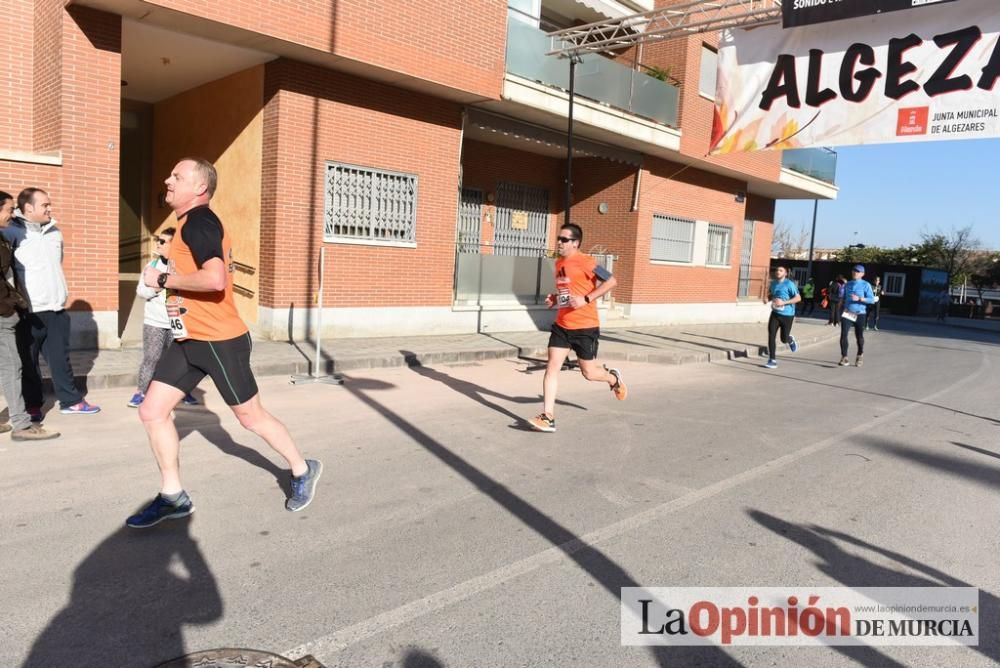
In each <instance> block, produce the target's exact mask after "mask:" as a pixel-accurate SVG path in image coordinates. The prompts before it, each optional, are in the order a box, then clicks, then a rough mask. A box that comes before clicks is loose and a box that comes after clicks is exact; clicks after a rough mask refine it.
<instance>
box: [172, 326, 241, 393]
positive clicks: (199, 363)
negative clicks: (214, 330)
mask: <svg viewBox="0 0 1000 668" xmlns="http://www.w3.org/2000/svg"><path fill="white" fill-rule="evenodd" d="M252 347H253V344H252V343H251V341H250V334H242V335H240V336H237V337H236V338H235V339H228V340H226V341H195V340H192V339H189V340H187V341H174V342H173V343H172V344H171V345H170V346H169V347H168V348H167V350H166V352H165V353H163V356H162V357H161V358H160V361H159V363H158V364H157V365H156V372H155V373H154V374H153V380H155V381H159V382H161V383H165V384H167V385H169V386H171V387H175V388H177V389H178V390H180V391H181V392H184V393H185V394H186V393H188V392H190V391H191V390H193V389H194V388H195V386H196V385H198V383H200V382H201V381H202V379H203V378H205V376H211V378H212V382H214V383H215V387H217V388H218V390H219V394H221V395H222V398H223V400H225V402H226V404H228V405H230V406H238V405H240V404H242V403H245V402H247V401H249V400H250V399H252V398H253V397H254V396H256V394H257V381H256V380H254V377H253V372H252V371H251V370H250V350H251V348H252Z"/></svg>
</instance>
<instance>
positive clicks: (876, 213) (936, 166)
mask: <svg viewBox="0 0 1000 668" xmlns="http://www.w3.org/2000/svg"><path fill="white" fill-rule="evenodd" d="M834 150H835V151H836V152H837V178H836V181H837V186H839V188H840V193H839V194H838V196H837V199H836V200H832V201H830V200H820V202H819V211H818V213H817V216H816V247H817V248H842V247H844V246H847V245H849V244H865V245H866V246H882V247H896V246H906V245H909V244H912V243H919V242H920V234H921V232H930V233H934V232H938V231H941V232H943V233H945V234H947V233H948V232H949V231H950V230H951V229H952V228H961V227H965V226H966V225H971V226H972V228H973V236H975V237H976V238H978V239H979V240H980V241H981V242H982V243H981V246H982V247H983V248H988V249H990V250H1000V139H970V140H964V141H931V142H913V143H905V144H879V145H870V146H841V147H834ZM812 215H813V200H780V201H778V203H777V207H776V210H775V223H783V224H785V225H787V226H788V227H789V228H790V229H791V230H792V232H793V233H797V232H798V230H799V228H800V226H801V227H802V228H803V229H804V230H805V232H806V234H807V235H808V234H809V231H810V228H811V227H812ZM806 238H807V239H808V236H807V237H806Z"/></svg>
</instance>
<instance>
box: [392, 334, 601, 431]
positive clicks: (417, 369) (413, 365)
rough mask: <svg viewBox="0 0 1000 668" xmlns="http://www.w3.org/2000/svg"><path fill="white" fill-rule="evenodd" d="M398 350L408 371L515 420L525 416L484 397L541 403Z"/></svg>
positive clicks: (573, 405)
mask: <svg viewBox="0 0 1000 668" xmlns="http://www.w3.org/2000/svg"><path fill="white" fill-rule="evenodd" d="M399 352H400V353H401V354H402V355H403V357H405V358H407V359H408V360H412V361H411V362H410V363H409V369H410V371H413V372H414V373H417V374H419V375H421V376H423V377H424V378H428V379H430V380H436V381H437V382H439V383H442V384H444V385H446V386H447V387H449V388H451V389H452V390H454V391H456V392H458V393H459V394H461V395H464V396H466V397H468V398H470V399H472V400H473V401H475V402H476V403H479V404H482V405H483V406H486V407H487V408H489V409H491V410H494V411H496V412H497V413H500V414H501V415H506V416H507V417H509V418H510V419H512V420H514V421H516V422H524V421H525V419H526V418H525V417H524V416H523V415H518V414H516V413H513V412H511V411H509V410H507V409H506V408H504V407H503V406H501V405H499V404H496V403H494V402H492V401H490V400H489V399H487V398H486V397H493V398H495V399H500V400H502V401H509V402H511V403H515V404H537V403H541V397H539V396H537V395H536V396H533V397H512V396H510V395H507V394H503V393H501V392H497V391H496V390H491V389H489V388H485V387H483V386H482V385H477V384H476V383H472V382H469V381H467V380H462V379H461V378H455V377H454V376H449V375H448V374H446V373H444V372H442V371H438V370H437V369H434V368H432V367H428V366H424V365H423V364H421V363H420V361H419V360H417V359H416V356H415V355H414V354H413V353H412V352H410V351H408V350H400V351H399ZM556 403H557V404H558V405H560V406H572V407H573V408H578V409H580V410H582V411H585V410H587V409H586V408H585V407H583V406H580V405H579V404H574V403H571V402H569V401H561V400H558V399H557V400H556Z"/></svg>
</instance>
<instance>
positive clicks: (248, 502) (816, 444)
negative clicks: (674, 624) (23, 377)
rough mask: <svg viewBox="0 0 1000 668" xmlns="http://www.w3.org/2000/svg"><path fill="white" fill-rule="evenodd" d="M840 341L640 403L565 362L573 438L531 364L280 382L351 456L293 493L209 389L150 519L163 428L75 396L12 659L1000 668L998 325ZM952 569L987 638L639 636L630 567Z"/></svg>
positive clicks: (31, 552)
mask: <svg viewBox="0 0 1000 668" xmlns="http://www.w3.org/2000/svg"><path fill="white" fill-rule="evenodd" d="M887 324H889V323H887ZM800 325H803V326H802V329H801V332H802V333H803V334H805V333H806V332H807V327H808V325H809V323H798V324H796V327H799V326H800ZM818 327H819V328H820V329H822V326H821V325H819V326H818ZM828 329H831V330H832V328H828ZM611 334H612V336H616V333H613V332H612V333H611ZM702 335H703V336H711V334H707V333H705V332H702ZM622 336H624V334H623V335H622ZM647 338H652V337H647ZM723 338H727V337H723ZM640 340H642V341H644V340H645V339H640ZM755 340H759V339H757V338H755V339H750V340H748V342H749V343H753V342H754V341H755ZM611 343H613V342H610V341H609V342H607V344H602V346H605V345H607V347H609V348H610V345H611ZM622 345H624V344H622ZM713 345H714V343H713ZM707 352H708V353H709V354H711V353H712V352H713V351H712V350H709V351H707ZM720 352H721V351H720ZM838 357H839V352H838V350H837V344H836V342H834V341H832V340H822V341H818V342H816V343H814V344H812V345H810V346H808V347H805V348H803V349H802V350H800V351H799V352H798V353H796V354H794V355H793V354H790V353H788V352H787V351H783V352H781V353H780V354H779V361H780V365H781V366H780V367H779V368H778V369H776V370H774V371H769V370H766V369H764V368H762V366H761V364H762V360H761V359H759V358H756V357H753V356H750V357H733V358H732V359H729V358H728V356H727V355H722V354H720V355H718V356H717V357H716V358H713V359H712V360H711V361H710V362H709V363H702V364H682V365H674V364H657V363H650V362H638V361H627V360H625V361H622V363H621V367H622V369H623V371H624V374H625V378H626V380H627V381H628V383H629V387H630V395H629V399H628V400H627V401H625V402H617V401H615V400H614V399H613V398H612V395H611V393H610V392H608V391H607V390H606V389H605V388H603V387H601V386H600V385H598V384H596V383H588V382H586V381H585V380H583V378H582V377H581V376H580V374H579V373H578V372H576V371H564V372H562V373H561V374H560V376H559V385H560V391H559V399H560V402H559V403H558V404H557V420H558V427H559V430H558V431H557V432H556V433H555V434H539V433H536V432H531V431H528V430H526V429H525V425H524V418H526V417H529V416H531V415H533V414H535V413H537V412H538V411H539V409H540V397H539V391H540V386H541V376H542V374H541V370H540V369H539V368H538V365H537V364H536V363H535V362H534V361H533V360H532V359H524V358H513V357H502V358H498V359H484V360H479V361H474V362H463V363H448V364H446V363H436V364H428V365H421V366H409V367H408V366H397V367H393V368H371V369H355V370H350V371H346V372H345V375H346V376H347V380H346V383H345V384H344V385H343V386H341V387H333V386H323V385H309V386H292V385H289V384H288V382H287V378H284V377H265V378H262V379H261V382H260V385H261V391H262V397H263V401H264V403H265V405H266V406H267V407H268V408H269V409H270V410H271V411H272V412H273V413H274V414H276V415H277V416H279V417H280V418H281V419H282V420H283V421H285V422H286V424H288V426H289V429H290V431H291V432H292V434H293V436H294V437H295V439H296V441H297V442H298V443H299V444H300V445H301V447H302V448H303V450H304V451H305V453H306V454H307V455H308V456H313V457H319V458H321V459H322V460H323V461H324V462H325V464H326V473H325V474H324V477H323V480H322V481H321V483H320V487H319V491H318V496H317V498H316V501H315V502H314V503H313V504H312V505H311V506H310V507H309V508H308V509H306V510H305V511H304V512H302V513H297V514H290V513H287V512H286V511H285V510H284V508H283V501H284V496H285V493H286V492H285V489H284V488H286V487H287V477H286V475H287V472H286V471H284V470H283V462H281V460H280V459H279V458H277V457H276V456H275V455H274V454H273V453H271V452H270V451H269V450H268V449H267V448H266V446H262V444H261V443H260V441H259V440H258V439H257V438H256V437H254V436H253V435H252V434H250V433H249V432H247V431H245V430H243V429H242V428H241V427H240V426H239V424H238V422H237V421H236V419H235V418H234V416H233V415H232V413H231V412H229V411H228V410H226V407H225V406H224V405H223V403H222V400H221V397H220V396H219V395H218V393H217V392H216V391H215V389H214V388H212V387H210V386H208V385H204V386H203V387H202V388H199V389H198V390H197V392H198V393H199V395H200V397H201V398H202V399H203V401H204V405H203V406H199V407H195V408H179V409H178V410H177V411H176V419H175V422H176V424H177V427H178V430H179V432H180V434H181V435H182V438H183V440H182V453H183V454H182V462H183V469H182V470H183V474H184V480H185V486H186V489H187V490H188V492H189V493H190V494H191V496H192V498H193V499H194V502H195V504H196V507H197V511H196V512H195V514H194V515H193V516H192V518H190V519H189V520H184V521H176V522H172V523H166V524H164V525H162V526H160V527H157V528H155V529H153V530H149V531H145V532H136V531H129V530H126V529H125V528H124V527H123V521H124V519H125V517H126V516H127V515H128V514H130V513H132V512H133V511H134V510H135V509H136V508H138V507H139V506H140V505H141V504H143V503H144V502H145V501H147V500H148V499H149V498H150V497H151V496H152V494H153V493H154V492H155V490H156V485H157V480H158V476H157V473H156V467H155V464H154V463H153V461H152V458H151V456H150V453H149V450H148V447H147V445H146V442H145V436H144V433H143V429H142V427H141V425H140V424H139V422H138V419H137V417H136V411H134V410H132V409H129V408H127V407H125V406H124V399H123V396H122V391H121V390H120V389H117V388H109V389H95V390H93V391H92V396H91V397H90V398H91V399H93V400H94V401H95V402H97V403H101V404H102V405H103V406H104V411H103V412H102V413H100V414H98V415H95V416H64V415H60V414H59V413H58V412H57V411H54V412H52V413H51V414H50V415H49V417H48V419H47V421H46V424H47V425H48V426H52V427H53V428H56V429H59V430H61V431H63V433H64V436H63V438H61V439H59V440H56V441H48V442H45V443H14V442H11V441H9V440H8V439H9V437H7V436H0V470H2V471H3V475H2V476H0V496H2V498H3V509H2V510H0V554H2V555H3V558H2V560H0V575H2V577H0V601H3V605H2V606H0V628H2V629H3V631H4V633H3V641H2V642H0V666H31V667H34V666H47V667H49V666H60V667H61V666H79V667H83V668H87V667H90V666H100V667H101V668H104V667H106V666H115V667H116V668H131V667H133V666H135V667H138V668H148V667H151V666H155V665H156V664H158V663H160V662H162V661H166V660H168V659H170V658H173V657H175V656H179V655H182V654H185V653H188V652H194V651H196V650H204V649H210V648H213V647H250V648H257V649H261V650H269V651H272V652H276V653H279V654H284V655H286V656H292V657H298V656H301V655H304V654H307V653H308V654H312V655H313V656H315V657H316V658H317V659H318V660H319V661H321V662H322V664H323V665H325V666H327V667H328V668H330V667H334V666H343V667H345V668H346V667H358V666H360V667H367V666H375V667H384V668H388V667H394V666H399V667H404V668H414V667H416V666H428V667H440V666H449V667H451V666H454V667H461V668H465V667H480V666H481V667H494V666H496V667H503V668H506V667H508V666H531V667H534V666H556V667H564V666H573V667H574V668H575V667H578V666H582V667H590V666H594V667H600V668H605V667H610V666H615V667H618V666H628V667H631V666H748V667H755V666H779V667H782V668H783V667H789V668H800V667H802V666H810V667H812V666H818V667H826V666H836V667H839V666H858V665H862V666H894V667H895V666H915V667H917V668H922V667H925V666H926V667H928V668H930V667H934V668H939V667H941V666H948V667H949V668H950V667H959V668H962V667H966V666H972V667H978V666H995V665H997V662H998V660H1000V635H998V631H997V629H998V628H1000V568H998V566H1000V564H998V557H997V555H998V554H1000V541H998V538H997V537H998V536H1000V513H997V512H996V509H997V507H998V501H1000V447H998V443H1000V439H998V434H1000V410H998V408H997V401H996V397H997V396H998V392H1000V375H998V374H997V373H996V370H997V368H1000V345H998V342H997V339H996V336H995V335H994V334H993V333H992V332H979V331H973V330H966V329H960V328H955V327H940V326H935V325H932V324H925V323H914V322H902V321H901V322H893V323H891V327H888V328H887V329H886V330H885V331H882V332H879V333H878V334H877V335H875V334H873V335H872V336H870V337H869V339H868V349H867V351H866V359H867V363H866V365H865V366H864V367H863V368H861V369H858V368H856V367H843V368H842V367H837V366H836V364H835V362H836V360H837V358H838ZM941 585H951V586H966V585H967V586H972V587H976V588H978V589H979V590H980V628H981V629H982V631H983V634H982V636H981V638H980V642H979V645H978V646H977V647H970V648H957V647H905V646H904V647H868V646H860V647H839V648H838V647H814V648H806V647H781V646H779V647H707V648H697V647H675V648H659V649H656V648H653V649H649V648H642V647H623V646H621V644H620V637H619V633H620V631H619V616H620V608H619V604H620V602H619V596H620V588H621V587H623V586H646V587H667V586H691V587H701V586H704V587H708V586H720V587H721V586H741V587H759V586H830V587H858V586H941Z"/></svg>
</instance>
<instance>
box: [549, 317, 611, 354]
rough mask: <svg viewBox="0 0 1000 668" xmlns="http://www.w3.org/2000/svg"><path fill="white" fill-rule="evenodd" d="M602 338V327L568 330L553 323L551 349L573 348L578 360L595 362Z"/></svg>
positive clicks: (550, 336)
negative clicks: (599, 341) (598, 345)
mask: <svg viewBox="0 0 1000 668" xmlns="http://www.w3.org/2000/svg"><path fill="white" fill-rule="evenodd" d="M600 338H601V328H600V327H585V328H583V329H566V328H565V327H560V326H559V325H557V324H554V323H553V325H552V333H551V334H550V335H549V348H571V349H572V350H573V352H574V353H576V358H577V359H581V360H593V359H597V344H598V340H599V339H600Z"/></svg>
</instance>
